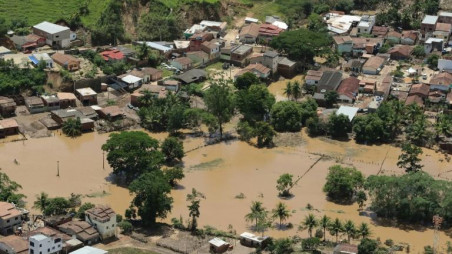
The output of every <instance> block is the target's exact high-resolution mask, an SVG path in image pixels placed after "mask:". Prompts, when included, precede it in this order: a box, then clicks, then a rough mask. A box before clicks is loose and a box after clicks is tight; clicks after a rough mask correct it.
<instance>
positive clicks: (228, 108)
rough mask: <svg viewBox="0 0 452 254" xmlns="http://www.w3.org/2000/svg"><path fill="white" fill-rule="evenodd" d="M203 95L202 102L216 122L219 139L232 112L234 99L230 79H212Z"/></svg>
mask: <svg viewBox="0 0 452 254" xmlns="http://www.w3.org/2000/svg"><path fill="white" fill-rule="evenodd" d="M211 83H212V84H211V86H210V88H209V89H208V90H207V91H206V93H205V95H204V102H205V104H206V106H207V111H209V112H210V113H211V114H212V115H213V116H214V117H215V118H216V119H217V122H218V126H219V129H220V139H222V138H223V125H224V124H225V123H227V122H229V121H230V120H231V118H232V116H233V114H234V108H235V107H234V106H235V105H234V99H233V96H232V92H231V89H230V88H229V85H230V83H231V82H230V81H228V80H225V79H220V80H214V81H212V82H211Z"/></svg>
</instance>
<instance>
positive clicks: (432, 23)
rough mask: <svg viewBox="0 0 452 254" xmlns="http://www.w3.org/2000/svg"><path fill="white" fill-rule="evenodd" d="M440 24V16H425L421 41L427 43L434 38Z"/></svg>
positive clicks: (422, 23)
mask: <svg viewBox="0 0 452 254" xmlns="http://www.w3.org/2000/svg"><path fill="white" fill-rule="evenodd" d="M436 23H438V16H432V15H425V17H424V19H423V20H422V22H421V40H423V41H425V40H427V39H428V38H430V37H432V36H433V32H434V31H435V29H436Z"/></svg>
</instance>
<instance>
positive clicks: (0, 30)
mask: <svg viewBox="0 0 452 254" xmlns="http://www.w3.org/2000/svg"><path fill="white" fill-rule="evenodd" d="M7 32H8V24H7V23H6V20H5V18H3V17H0V37H3V36H5V35H6V33H7Z"/></svg>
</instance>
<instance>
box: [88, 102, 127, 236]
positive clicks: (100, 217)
mask: <svg viewBox="0 0 452 254" xmlns="http://www.w3.org/2000/svg"><path fill="white" fill-rule="evenodd" d="M116 107H117V106H116ZM115 111H116V112H119V108H118V109H116V110H115ZM85 221H86V222H88V223H89V224H91V225H92V226H94V227H95V228H96V229H97V231H98V232H99V234H100V237H101V239H102V240H105V239H108V238H112V237H115V236H116V225H117V223H116V213H115V211H113V209H111V207H109V206H105V205H97V206H96V207H94V208H91V209H88V210H86V211H85Z"/></svg>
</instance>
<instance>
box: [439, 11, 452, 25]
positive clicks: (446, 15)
mask: <svg viewBox="0 0 452 254" xmlns="http://www.w3.org/2000/svg"><path fill="white" fill-rule="evenodd" d="M438 22H440V23H447V24H452V12H447V11H440V12H439V13H438Z"/></svg>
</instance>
